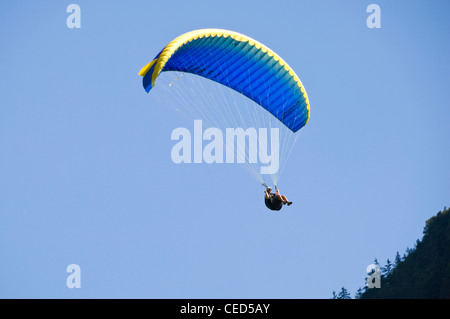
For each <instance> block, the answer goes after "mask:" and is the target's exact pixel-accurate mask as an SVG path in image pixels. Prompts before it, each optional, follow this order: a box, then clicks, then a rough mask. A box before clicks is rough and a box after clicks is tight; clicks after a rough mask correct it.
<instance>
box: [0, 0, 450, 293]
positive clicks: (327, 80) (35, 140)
mask: <svg viewBox="0 0 450 319" xmlns="http://www.w3.org/2000/svg"><path fill="white" fill-rule="evenodd" d="M70 3H72V2H71V1H10V2H6V3H4V4H3V5H2V10H1V11H0V21H1V28H0V43H1V47H2V49H1V50H0V73H1V77H0V92H1V94H0V101H1V108H0V256H1V259H0V297H2V298H6V297H7V298H11V297H13V298H16V297H21V298H36V297H37V298H108V297H114V298H129V297H137V298H329V297H331V293H332V291H333V290H339V289H340V288H341V287H342V286H345V287H346V288H347V289H348V290H349V291H350V292H351V294H352V296H353V295H354V292H355V291H356V290H357V289H358V287H362V286H363V285H364V281H363V280H364V277H365V270H366V267H367V266H368V265H369V264H370V263H372V262H373V259H374V258H378V260H379V261H380V262H381V263H383V264H384V262H385V261H386V259H387V258H390V259H391V260H392V259H393V258H394V256H395V253H396V251H400V253H401V254H403V252H404V251H405V249H406V247H407V246H409V247H413V245H414V242H415V241H416V239H418V238H420V237H421V235H422V229H423V227H424V223H425V221H426V220H427V219H428V218H429V217H431V216H432V215H434V214H436V213H437V212H438V211H439V210H441V209H442V208H443V207H444V206H445V205H446V206H449V205H450V201H449V200H450V196H449V195H450V165H449V163H450V151H449V141H450V127H449V120H450V105H449V99H448V94H449V88H448V86H449V84H450V81H449V74H450V63H449V57H450V47H449V40H448V35H449V34H450V19H449V18H448V15H449V12H450V2H449V1H447V0H442V1H432V2H425V1H381V0H380V1H339V2H338V1H312V0H309V1H293V0H290V1H287V0H280V1H263V0H260V1H231V0H227V1H178V0H176V1H148V0H147V1H124V2H118V1H75V3H77V4H78V5H80V7H81V29H68V28H67V26H66V18H67V16H68V13H66V7H67V6H68V5H69V4H70ZM370 3H377V4H379V5H380V7H381V19H382V20H381V26H382V27H381V29H369V28H367V26H366V18H367V16H368V13H366V7H367V5H368V4H370ZM211 27H212V28H224V29H230V30H234V31H238V32H240V33H243V34H247V35H248V36H250V37H252V38H255V39H257V40H259V41H260V42H262V43H264V44H266V45H267V46H269V47H270V48H272V49H273V50H274V51H276V52H277V53H278V54H279V55H280V56H282V57H283V58H284V59H285V60H286V61H287V62H288V63H289V65H290V66H291V67H292V68H293V69H294V70H295V71H296V72H297V74H298V75H299V76H300V77H301V79H302V82H303V84H304V85H305V87H306V89H307V91H308V95H309V98H310V102H311V119H310V121H309V123H308V124H307V126H306V127H305V128H304V129H302V132H301V137H300V138H299V140H298V141H297V143H296V145H295V149H294V150H293V153H292V155H291V157H290V158H289V162H288V163H287V166H286V169H285V172H284V174H283V175H282V177H281V180H280V181H279V184H280V187H281V189H282V190H283V191H284V192H285V193H286V194H287V195H288V196H289V197H290V198H292V200H293V201H294V202H295V203H294V205H293V206H291V207H289V208H288V209H286V208H285V209H283V210H282V212H281V213H280V214H274V213H272V212H270V211H269V210H267V209H266V208H265V206H264V204H263V194H262V188H261V186H260V185H258V184H257V183H255V181H254V180H253V179H252V178H251V177H249V175H247V174H245V173H244V171H243V170H242V169H240V168H239V167H236V166H235V165H212V166H208V165H176V164H174V163H173V162H172V161H171V158H170V151H171V148H172V146H173V144H174V142H173V141H171V140H170V134H171V132H172V130H173V129H174V128H176V127H179V126H186V122H184V120H183V119H182V118H181V117H180V118H178V117H176V116H174V114H173V113H172V112H168V111H167V109H166V108H162V107H160V106H159V105H157V104H156V103H155V102H154V100H153V99H151V98H150V97H149V95H147V94H146V93H145V91H144V89H143V88H142V84H141V80H142V78H141V77H140V76H138V75H137V73H138V71H139V70H140V68H141V67H142V66H143V65H145V64H146V63H148V62H149V61H150V60H151V59H152V58H153V57H154V56H155V55H156V54H157V53H158V52H159V51H160V50H161V48H162V47H163V46H164V45H165V44H167V43H168V42H169V41H170V40H172V39H173V38H175V37H176V36H178V35H180V34H182V33H184V32H187V31H190V30H195V29H199V28H211ZM193 199H195V200H201V201H202V203H203V204H202V205H201V206H199V205H193V203H192V202H193ZM73 263H75V264H78V265H79V266H80V267H81V285H82V287H81V288H80V289H68V288H67V287H66V278H67V276H68V273H66V267H67V266H68V265H69V264H73Z"/></svg>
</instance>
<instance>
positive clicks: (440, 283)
mask: <svg viewBox="0 0 450 319" xmlns="http://www.w3.org/2000/svg"><path fill="white" fill-rule="evenodd" d="M338 296H339V295H338ZM355 297H356V298H359V299H420V298H423V299H441V298H445V299H449V298H450V209H447V208H444V210H443V211H442V212H439V213H438V214H437V215H436V216H433V217H431V218H430V219H428V220H427V221H426V223H425V228H424V230H423V238H422V240H417V241H416V243H415V247H414V248H407V249H406V253H405V255H404V257H403V258H401V257H400V254H399V253H398V252H397V254H396V256H395V262H394V264H392V263H391V262H390V260H389V259H388V260H387V262H386V266H384V267H382V275H381V288H371V289H369V288H367V287H364V289H361V288H360V289H359V290H358V293H357V294H356V296H355Z"/></svg>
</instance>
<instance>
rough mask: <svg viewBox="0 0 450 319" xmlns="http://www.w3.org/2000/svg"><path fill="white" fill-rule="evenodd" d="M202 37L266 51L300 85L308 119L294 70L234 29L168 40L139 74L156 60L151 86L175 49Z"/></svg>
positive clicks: (200, 31)
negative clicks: (247, 45)
mask: <svg viewBox="0 0 450 319" xmlns="http://www.w3.org/2000/svg"><path fill="white" fill-rule="evenodd" d="M204 37H224V38H227V37H231V38H232V39H234V40H236V41H239V42H248V43H249V44H250V45H251V46H256V48H257V49H260V50H262V51H263V52H264V53H266V52H267V54H268V55H269V56H271V57H273V58H274V59H275V61H277V62H278V63H279V64H280V65H281V66H283V67H284V69H285V70H286V71H288V72H289V74H290V75H291V76H292V77H293V78H294V80H295V82H297V84H298V86H299V87H300V90H301V92H302V93H303V96H304V97H305V101H306V107H307V109H308V119H307V120H306V123H308V121H309V113H310V110H309V99H308V94H307V93H306V91H305V90H304V88H303V84H302V82H301V81H300V79H299V77H298V76H297V74H295V72H294V71H293V70H292V69H291V67H290V66H289V65H288V64H287V63H286V62H285V61H284V60H283V59H282V58H281V57H280V56H279V55H277V54H276V53H275V52H273V51H272V50H270V49H269V48H268V47H266V46H265V45H264V44H262V43H260V42H258V41H256V40H254V39H252V38H250V37H247V36H245V35H243V34H241V33H238V32H234V31H228V30H222V29H200V30H195V31H190V32H187V33H185V34H182V35H180V36H179V37H177V38H175V39H174V40H173V41H172V42H170V43H169V44H168V45H166V47H165V48H164V50H163V51H162V52H161V54H160V55H159V57H158V59H155V60H153V61H151V62H150V63H148V64H147V65H146V66H144V67H143V68H142V69H141V71H139V75H141V76H145V75H146V74H147V72H148V70H150V68H151V67H152V66H153V64H154V63H155V62H157V64H156V66H155V69H154V71H153V74H152V86H154V85H155V82H156V78H157V77H158V76H159V74H160V73H161V70H162V69H163V68H164V65H165V64H166V62H167V61H169V59H170V57H171V56H172V55H173V54H174V53H175V51H176V50H177V49H178V48H179V47H181V46H183V45H184V44H186V43H188V42H191V41H193V40H197V39H198V38H200V39H202V38H204ZM306 123H305V125H306Z"/></svg>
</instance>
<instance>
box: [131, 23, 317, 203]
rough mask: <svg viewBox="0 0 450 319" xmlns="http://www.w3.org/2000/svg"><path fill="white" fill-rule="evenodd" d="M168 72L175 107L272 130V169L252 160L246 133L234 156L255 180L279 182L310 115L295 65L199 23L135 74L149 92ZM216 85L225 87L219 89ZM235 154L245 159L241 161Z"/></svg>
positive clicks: (236, 35) (255, 44) (221, 121)
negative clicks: (198, 27)
mask: <svg viewBox="0 0 450 319" xmlns="http://www.w3.org/2000/svg"><path fill="white" fill-rule="evenodd" d="M169 71H171V72H169ZM169 73H174V75H173V76H172V78H171V79H169V80H168V82H166V83H164V82H163V85H160V86H161V87H162V88H163V89H164V88H165V89H167V91H170V92H171V93H174V94H172V96H173V97H174V98H177V99H179V101H177V105H176V109H177V111H178V110H179V108H181V107H182V105H184V106H185V109H186V110H187V112H188V113H190V115H194V114H195V115H196V116H199V117H200V118H203V119H205V122H208V123H210V124H214V125H215V126H216V127H220V126H222V127H228V126H229V125H230V123H231V124H232V125H234V126H235V127H236V125H238V126H237V127H239V128H244V129H243V130H244V132H252V130H251V128H248V127H258V128H264V129H266V128H269V129H270V130H274V129H275V130H276V131H274V132H275V133H276V137H277V140H275V141H270V143H271V145H274V143H279V144H280V145H281V147H279V145H278V144H276V148H275V147H274V148H273V149H274V150H277V149H278V147H279V148H280V154H279V157H280V160H279V161H278V159H276V163H277V166H276V169H275V170H269V171H264V170H261V169H260V167H258V166H257V164H258V163H255V162H254V161H252V159H254V156H253V157H252V156H249V155H248V154H247V153H246V151H247V150H249V148H250V147H249V146H248V145H246V144H245V143H246V139H245V138H244V139H243V140H242V141H241V144H240V145H237V146H236V151H237V153H238V154H237V157H238V161H237V162H238V163H243V164H245V166H246V167H247V168H248V171H249V172H250V173H251V174H252V175H253V176H254V177H255V178H256V179H257V180H258V181H259V182H261V183H262V184H263V185H265V178H264V177H263V176H264V175H269V176H270V177H271V178H272V181H273V183H274V184H275V185H277V181H278V178H279V176H280V174H281V171H282V170H283V169H284V166H285V164H286V159H287V157H289V155H290V153H291V151H292V149H293V145H294V143H295V141H296V140H297V138H298V134H296V133H297V132H298V131H299V130H300V129H301V128H302V127H304V126H305V125H306V124H307V123H308V120H309V116H310V105H309V99H308V95H307V93H306V91H305V88H304V86H303V84H302V82H301V81H300V79H299V77H298V76H297V75H296V73H295V72H294V71H293V69H292V68H291V67H290V66H289V65H288V64H287V63H286V62H285V61H284V60H283V59H282V58H281V57H280V56H279V55H277V54H276V53H275V52H274V51H272V50H271V49H269V48H268V47H266V46H265V45H263V44H261V43H260V42H258V41H256V40H254V39H252V38H250V37H248V36H246V35H243V34H240V33H237V32H234V31H229V30H222V29H201V30H195V31H191V32H188V33H185V34H183V35H181V36H179V37H177V38H175V39H174V40H173V41H171V42H169V43H168V44H167V45H166V46H165V47H164V48H163V49H162V50H161V51H160V52H159V53H158V54H157V55H156V56H155V58H154V59H153V60H152V61H150V62H149V63H148V64H147V65H145V66H144V67H143V68H142V69H141V70H140V72H139V75H141V76H142V77H143V82H142V83H143V86H144V89H145V90H146V91H147V92H150V90H154V89H156V88H157V87H158V85H157V82H158V81H160V80H161V78H162V75H163V74H169ZM186 74H190V75H191V76H185V75H186ZM161 81H162V80H161ZM211 83H213V84H211ZM219 87H222V88H223V89H222V90H223V91H219ZM195 90H198V91H195ZM233 92H234V93H233ZM238 96H244V97H246V98H248V99H246V100H247V101H250V102H251V103H250V104H248V105H245V103H248V102H244V103H243V102H242V100H239V101H237V100H238V99H239V97H238ZM244 99H245V98H244ZM258 108H259V109H258ZM227 125H228V126H227ZM277 130H280V133H279V134H278V131H277ZM261 132H263V131H261ZM248 135H250V133H249V134H248ZM237 143H238V144H239V142H237ZM258 143H260V144H259V146H260V149H265V148H267V145H268V140H267V138H266V139H265V140H262V141H261V140H259V141H258ZM227 144H228V143H227ZM242 144H244V145H243V146H242ZM232 145H234V142H233V144H232ZM271 148H272V147H271ZM239 153H240V154H239ZM249 157H250V158H249ZM239 158H241V159H247V161H244V160H242V161H239ZM274 162H275V160H274ZM278 162H279V163H280V165H279V168H278ZM266 163H267V162H266ZM255 164H256V165H255ZM275 187H276V186H275ZM268 190H269V189H268V188H266V191H265V194H266V195H265V197H270V198H272V197H274V201H277V200H278V201H281V202H282V204H281V205H283V204H288V205H290V204H291V202H289V201H288V200H287V199H286V197H284V199H283V197H282V196H281V195H279V192H278V191H277V192H276V193H275V195H274V194H273V193H271V192H270V191H268ZM266 199H267V198H266ZM277 205H278V206H279V203H277Z"/></svg>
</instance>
